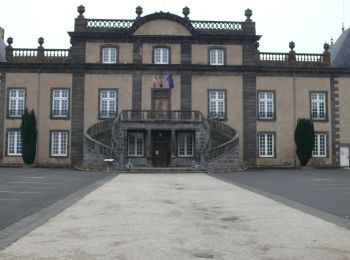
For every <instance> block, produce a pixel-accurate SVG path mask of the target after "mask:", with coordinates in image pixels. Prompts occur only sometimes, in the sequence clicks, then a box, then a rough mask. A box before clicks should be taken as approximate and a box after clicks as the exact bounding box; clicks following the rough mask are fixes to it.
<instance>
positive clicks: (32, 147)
mask: <svg viewBox="0 0 350 260" xmlns="http://www.w3.org/2000/svg"><path fill="white" fill-rule="evenodd" d="M21 136H22V158H23V162H24V163H26V164H28V165H30V164H33V163H34V161H35V155H36V139H37V129H36V116H35V113H34V110H33V109H32V110H31V111H30V112H28V109H27V108H26V109H25V111H24V114H23V116H22V123H21Z"/></svg>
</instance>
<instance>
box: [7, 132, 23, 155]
mask: <svg viewBox="0 0 350 260" xmlns="http://www.w3.org/2000/svg"><path fill="white" fill-rule="evenodd" d="M7 155H8V156H21V155H22V137H21V131H20V130H9V131H8V132H7Z"/></svg>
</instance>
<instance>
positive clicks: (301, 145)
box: [294, 118, 315, 166]
mask: <svg viewBox="0 0 350 260" xmlns="http://www.w3.org/2000/svg"><path fill="white" fill-rule="evenodd" d="M294 141H295V143H296V145H297V151H296V152H297V156H298V158H299V161H300V164H301V165H302V166H305V165H306V164H307V163H308V161H309V160H310V158H311V155H312V150H313V149H314V143H315V131H314V124H313V122H312V120H311V119H307V118H299V119H298V123H297V126H296V128H295V131H294Z"/></svg>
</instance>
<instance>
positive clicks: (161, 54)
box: [154, 47, 169, 64]
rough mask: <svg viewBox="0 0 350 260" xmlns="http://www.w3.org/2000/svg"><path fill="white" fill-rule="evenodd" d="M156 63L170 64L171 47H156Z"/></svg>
mask: <svg viewBox="0 0 350 260" xmlns="http://www.w3.org/2000/svg"><path fill="white" fill-rule="evenodd" d="M154 63H155V64H169V48H166V47H156V48H154Z"/></svg>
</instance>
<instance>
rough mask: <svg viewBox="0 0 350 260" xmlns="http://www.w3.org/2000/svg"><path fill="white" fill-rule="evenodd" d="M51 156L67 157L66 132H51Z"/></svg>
mask: <svg viewBox="0 0 350 260" xmlns="http://www.w3.org/2000/svg"><path fill="white" fill-rule="evenodd" d="M51 156H53V157H67V156H68V132H67V131H52V132H51Z"/></svg>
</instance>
